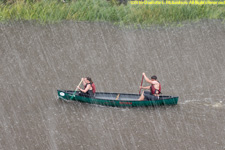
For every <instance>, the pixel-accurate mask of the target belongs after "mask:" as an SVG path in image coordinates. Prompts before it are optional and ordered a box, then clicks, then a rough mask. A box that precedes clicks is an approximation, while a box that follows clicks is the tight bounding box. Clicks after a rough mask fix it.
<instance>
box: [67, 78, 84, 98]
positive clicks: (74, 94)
mask: <svg viewBox="0 0 225 150" xmlns="http://www.w3.org/2000/svg"><path fill="white" fill-rule="evenodd" d="M81 83H82V79H81V81H80V83H79V84H78V86H80V84H81ZM77 89H78V88H76V90H75V91H74V93H73V95H72V96H71V97H70V99H72V98H73V97H74V96H75V97H76V92H77Z"/></svg>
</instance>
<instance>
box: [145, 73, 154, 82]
mask: <svg viewBox="0 0 225 150" xmlns="http://www.w3.org/2000/svg"><path fill="white" fill-rule="evenodd" d="M142 75H143V76H144V78H145V81H146V82H148V83H150V84H153V82H152V81H151V80H150V79H149V78H148V77H147V76H146V75H145V73H144V72H143V73H142Z"/></svg>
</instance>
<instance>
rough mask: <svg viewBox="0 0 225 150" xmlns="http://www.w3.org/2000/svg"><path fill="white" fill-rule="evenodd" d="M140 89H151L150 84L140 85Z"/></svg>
mask: <svg viewBox="0 0 225 150" xmlns="http://www.w3.org/2000/svg"><path fill="white" fill-rule="evenodd" d="M140 89H146V90H149V89H150V86H146V87H143V86H140Z"/></svg>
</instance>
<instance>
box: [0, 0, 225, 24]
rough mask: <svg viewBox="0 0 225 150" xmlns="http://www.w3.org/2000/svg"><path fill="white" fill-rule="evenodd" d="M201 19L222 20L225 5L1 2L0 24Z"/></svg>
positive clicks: (48, 0)
mask: <svg viewBox="0 0 225 150" xmlns="http://www.w3.org/2000/svg"><path fill="white" fill-rule="evenodd" d="M200 19H222V20H225V5H131V4H129V3H128V4H127V5H123V4H122V5H118V4H117V2H116V1H115V0H111V1H106V0H76V1H70V2H68V3H63V2H60V1H58V0H39V1H35V2H33V1H32V0H27V1H25V2H24V1H16V2H14V3H3V2H0V22H8V21H14V20H36V21H37V22H40V23H55V22H60V21H63V20H74V21H91V22H94V21H99V22H102V21H104V22H113V23H115V24H120V25H130V24H131V25H137V24H140V25H143V26H151V25H155V24H158V25H165V24H174V23H175V24H176V23H179V22H182V21H197V20H200Z"/></svg>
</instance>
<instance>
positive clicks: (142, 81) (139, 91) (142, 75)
mask: <svg viewBox="0 0 225 150" xmlns="http://www.w3.org/2000/svg"><path fill="white" fill-rule="evenodd" d="M143 79H144V76H143V75H142V79H141V86H142V84H143ZM140 94H141V88H140V90H139V95H140Z"/></svg>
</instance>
